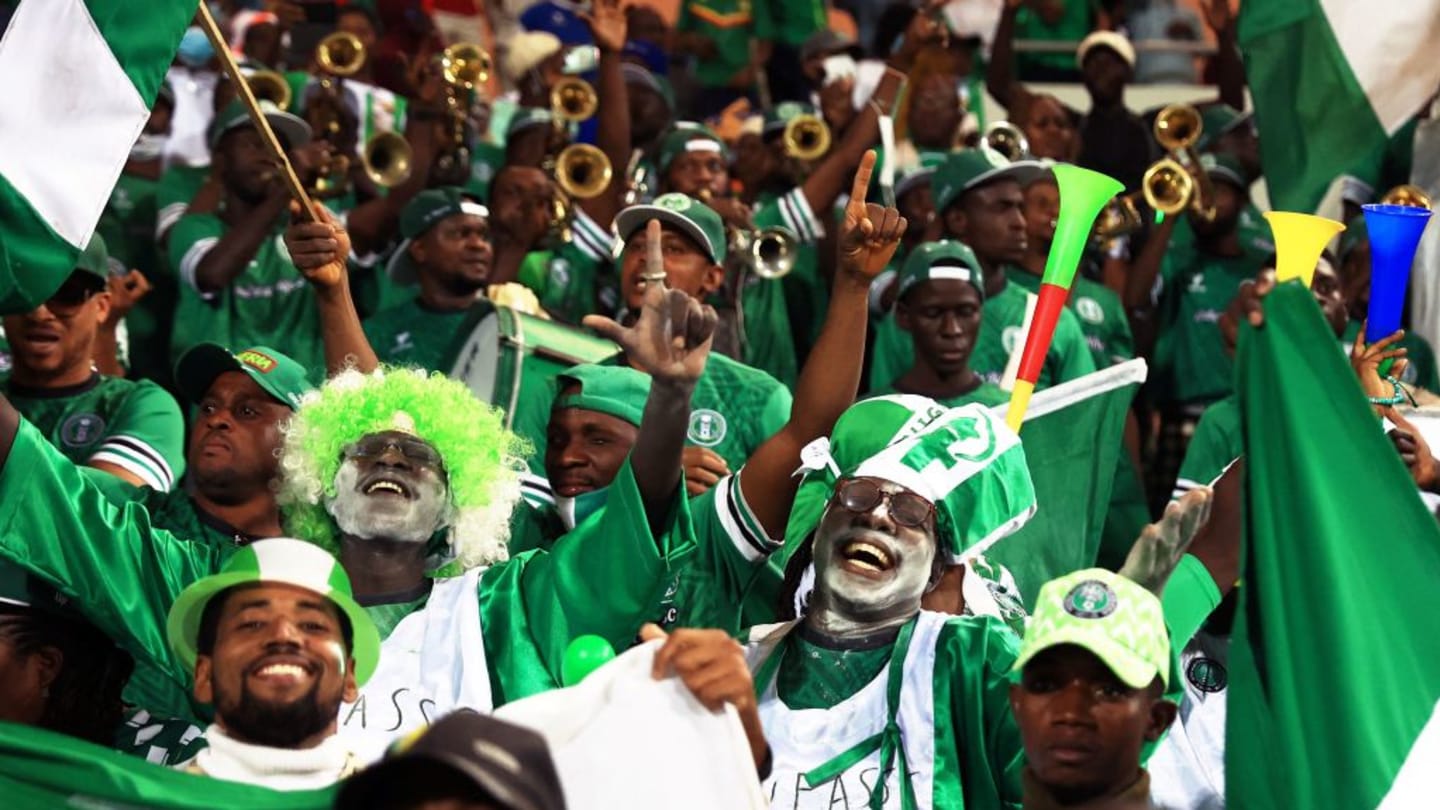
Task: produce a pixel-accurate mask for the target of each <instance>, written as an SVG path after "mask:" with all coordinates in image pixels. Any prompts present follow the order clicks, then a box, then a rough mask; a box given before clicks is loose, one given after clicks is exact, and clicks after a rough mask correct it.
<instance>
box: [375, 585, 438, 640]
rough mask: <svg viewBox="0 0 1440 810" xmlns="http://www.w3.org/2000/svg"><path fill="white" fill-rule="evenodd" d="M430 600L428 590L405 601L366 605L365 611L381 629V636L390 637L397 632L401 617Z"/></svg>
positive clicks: (423, 605)
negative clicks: (396, 628)
mask: <svg viewBox="0 0 1440 810" xmlns="http://www.w3.org/2000/svg"><path fill="white" fill-rule="evenodd" d="M428 601H430V594H429V592H426V593H424V594H421V595H420V596H418V597H416V598H414V599H410V600H408V601H405V602H386V603H384V604H378V605H365V606H364V607H365V613H366V614H368V615H369V616H370V621H372V622H374V623H375V629H376V630H378V631H380V638H389V637H390V634H391V633H393V632H395V627H396V625H398V624H400V620H401V619H404V618H405V617H406V616H409V615H410V614H411V613H414V612H415V611H417V610H420V609H421V608H423V607H425V603H426V602H428Z"/></svg>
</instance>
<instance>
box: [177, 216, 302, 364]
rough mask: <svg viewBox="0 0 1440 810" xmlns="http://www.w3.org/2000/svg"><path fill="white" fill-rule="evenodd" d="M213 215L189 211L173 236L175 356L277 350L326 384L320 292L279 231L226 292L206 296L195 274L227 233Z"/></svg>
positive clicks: (281, 229) (256, 252)
mask: <svg viewBox="0 0 1440 810" xmlns="http://www.w3.org/2000/svg"><path fill="white" fill-rule="evenodd" d="M225 231H226V226H225V223H224V222H222V221H221V220H220V218H219V217H217V216H214V215H212V214H186V215H185V216H184V217H182V218H181V219H180V221H179V222H177V223H176V224H175V227H174V229H173V230H172V232H171V234H170V242H169V252H170V262H171V266H172V267H174V268H176V271H177V273H178V274H179V277H180V305H179V307H178V308H177V310H176V313H175V331H174V334H172V335H171V338H170V353H171V355H172V357H173V358H174V359H179V357H180V355H181V354H182V353H183V352H184V351H185V350H186V349H188V348H190V347H191V346H193V345H195V344H196V343H201V342H205V341H209V342H213V343H218V344H220V345H221V346H273V347H275V348H276V349H278V350H280V351H282V352H284V353H286V354H288V355H290V356H291V357H293V358H295V360H296V361H297V362H299V363H300V364H301V365H303V366H304V367H305V368H306V369H307V370H309V372H310V376H311V378H312V380H313V381H314V382H316V383H319V382H321V381H323V380H324V379H325V350H324V344H323V343H322V341H321V337H320V312H319V309H318V308H317V305H316V303H315V292H314V290H313V289H311V287H310V283H309V282H308V281H306V280H305V277H304V276H302V275H300V271H299V270H296V269H295V265H293V264H291V263H290V254H289V252H288V251H286V249H285V240H284V228H283V226H277V227H276V228H275V231H274V233H273V234H272V235H270V236H269V237H266V239H265V240H264V241H263V242H261V243H260V247H259V249H257V250H256V251H255V255H254V256H253V257H252V258H251V259H250V264H249V265H248V266H247V267H246V268H245V270H244V271H243V272H242V273H240V275H239V276H236V278H235V279H234V281H232V282H230V285H229V286H228V287H226V288H225V289H223V290H218V291H216V292H208V293H207V292H201V291H200V288H199V287H198V286H197V284H196V280H195V269H196V267H198V266H199V265H200V262H201V260H202V259H204V258H205V256H206V255H207V254H208V253H209V252H210V250H211V249H212V248H214V247H215V245H216V244H217V243H219V241H220V238H221V237H222V236H224V235H225Z"/></svg>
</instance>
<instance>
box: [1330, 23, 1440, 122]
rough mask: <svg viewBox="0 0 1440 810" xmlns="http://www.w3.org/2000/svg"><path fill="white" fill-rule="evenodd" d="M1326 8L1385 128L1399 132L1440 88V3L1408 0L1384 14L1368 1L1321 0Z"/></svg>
mask: <svg viewBox="0 0 1440 810" xmlns="http://www.w3.org/2000/svg"><path fill="white" fill-rule="evenodd" d="M1320 8H1321V10H1322V11H1323V12H1324V14H1325V19H1326V20H1327V21H1328V22H1329V23H1330V30H1331V31H1332V32H1333V33H1334V34H1335V41H1336V43H1337V44H1338V45H1339V46H1340V51H1341V52H1342V53H1343V55H1344V57H1345V61H1346V62H1347V63H1348V64H1349V65H1350V70H1351V72H1352V73H1353V74H1354V76H1355V81H1356V82H1357V83H1358V84H1359V85H1360V87H1361V89H1362V90H1364V91H1365V96H1366V98H1367V100H1368V101H1369V102H1370V106H1371V107H1372V108H1373V109H1374V110H1375V116H1376V117H1377V118H1378V119H1380V125H1381V126H1382V127H1384V128H1385V131H1386V132H1387V133H1393V132H1395V130H1397V129H1399V128H1400V126H1401V125H1402V124H1404V123H1405V121H1406V119H1408V118H1409V117H1410V116H1412V115H1414V114H1415V113H1416V112H1418V111H1419V110H1420V108H1421V107H1422V106H1423V105H1424V104H1425V102H1427V101H1429V100H1430V97H1431V96H1433V95H1435V88H1436V87H1437V86H1440V59H1435V58H1434V46H1435V43H1436V42H1440V0H1406V2H1404V3H1397V4H1394V5H1387V6H1386V12H1385V13H1384V14H1376V13H1375V4H1374V3H1371V2H1368V0H1320Z"/></svg>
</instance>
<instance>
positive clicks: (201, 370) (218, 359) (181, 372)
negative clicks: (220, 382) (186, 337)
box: [175, 343, 313, 410]
mask: <svg viewBox="0 0 1440 810" xmlns="http://www.w3.org/2000/svg"><path fill="white" fill-rule="evenodd" d="M227 371H239V372H242V373H243V374H245V376H247V377H249V378H250V379H251V380H254V381H255V384H256V385H258V386H260V388H261V390H263V391H264V392H265V393H267V394H269V395H270V396H271V397H272V398H274V399H276V400H278V401H280V402H281V403H284V404H285V405H287V406H289V407H290V409H291V410H295V409H297V408H299V407H300V400H301V398H303V397H304V396H305V394H306V393H307V392H309V391H311V390H312V389H313V386H311V385H310V381H309V380H307V379H306V378H305V368H304V367H303V366H301V365H300V364H299V363H297V362H295V360H294V359H292V358H290V357H287V356H286V355H285V354H283V353H281V352H277V351H275V350H274V349H272V348H270V347H269V346H252V347H250V348H236V349H235V350H233V351H232V350H231V349H229V348H226V347H224V346H219V345H217V344H214V343H200V344H197V345H195V346H192V347H191V348H190V350H189V351H187V352H185V354H183V355H181V357H180V362H179V363H177V364H176V367H175V385H176V387H177V388H179V389H180V392H181V394H183V395H184V397H185V398H186V399H187V400H189V401H190V402H191V403H194V404H197V405H198V404H199V403H200V401H201V400H203V399H204V398H205V393H206V392H207V391H209V390H210V386H211V385H213V384H214V382H215V378H216V377H219V376H220V375H221V374H224V373H225V372H227Z"/></svg>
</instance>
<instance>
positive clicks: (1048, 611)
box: [1014, 568, 1170, 689]
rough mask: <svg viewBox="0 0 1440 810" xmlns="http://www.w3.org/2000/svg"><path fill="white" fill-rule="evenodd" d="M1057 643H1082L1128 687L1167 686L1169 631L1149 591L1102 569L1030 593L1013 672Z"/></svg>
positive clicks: (1074, 576) (1051, 583)
mask: <svg viewBox="0 0 1440 810" xmlns="http://www.w3.org/2000/svg"><path fill="white" fill-rule="evenodd" d="M1061 644H1074V645H1076V646H1078V647H1084V648H1085V649H1087V650H1089V651H1090V652H1092V653H1094V654H1095V657H1097V658H1099V659H1100V660H1101V661H1104V662H1105V665H1106V666H1108V667H1110V670H1111V671H1112V672H1114V673H1115V676H1116V677H1117V678H1119V679H1120V680H1121V681H1124V682H1125V684H1126V685H1128V686H1130V687H1131V688H1132V689H1144V688H1145V687H1146V686H1149V685H1150V682H1151V681H1153V680H1155V676H1157V675H1158V676H1160V680H1161V682H1162V683H1164V684H1165V685H1166V686H1169V685H1170V634H1169V632H1167V631H1166V629H1165V611H1164V609H1163V608H1162V607H1161V606H1160V599H1159V598H1158V597H1156V596H1155V594H1153V593H1151V592H1150V591H1148V590H1146V589H1145V588H1143V587H1141V586H1140V585H1137V584H1136V583H1134V582H1132V581H1130V580H1129V579H1126V578H1125V577H1122V576H1120V575H1119V574H1116V573H1114V572H1112V571H1106V570H1105V569H1103V568H1090V569H1086V570H1084V571H1076V572H1075V573H1073V574H1067V575H1065V576H1063V577H1060V578H1059V579H1052V580H1050V581H1049V582H1047V583H1045V584H1044V585H1043V586H1041V588H1040V594H1039V595H1038V596H1037V597H1035V612H1034V613H1033V614H1032V615H1031V617H1030V624H1029V625H1028V626H1027V627H1026V628H1025V638H1024V641H1023V642H1022V643H1021V645H1020V657H1019V658H1017V659H1015V669H1014V671H1015V672H1017V673H1018V672H1020V671H1021V670H1022V669H1024V667H1025V665H1026V664H1027V663H1029V662H1030V660H1031V659H1033V658H1034V657H1035V656H1036V655H1039V654H1040V653H1041V652H1043V651H1045V650H1048V649H1050V648H1051V647H1058V646H1060V645H1061Z"/></svg>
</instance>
